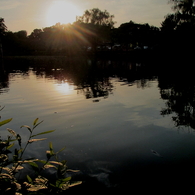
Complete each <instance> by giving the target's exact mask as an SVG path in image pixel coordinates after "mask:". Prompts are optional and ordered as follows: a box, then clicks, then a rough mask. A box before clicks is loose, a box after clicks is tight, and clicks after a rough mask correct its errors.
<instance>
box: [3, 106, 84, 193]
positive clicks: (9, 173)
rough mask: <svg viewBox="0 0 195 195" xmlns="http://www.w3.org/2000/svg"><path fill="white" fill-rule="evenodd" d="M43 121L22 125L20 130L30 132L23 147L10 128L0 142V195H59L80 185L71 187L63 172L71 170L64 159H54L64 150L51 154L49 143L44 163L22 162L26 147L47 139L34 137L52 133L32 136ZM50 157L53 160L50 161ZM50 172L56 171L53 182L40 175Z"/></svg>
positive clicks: (39, 161) (51, 147) (42, 161)
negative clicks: (28, 171)
mask: <svg viewBox="0 0 195 195" xmlns="http://www.w3.org/2000/svg"><path fill="white" fill-rule="evenodd" d="M2 109H3V108H1V109H0V110H2ZM11 120H12V118H10V119H6V120H3V121H1V122H0V127H1V126H3V125H6V124H8V123H9V122H10V121H11ZM42 122H43V121H40V122H39V119H38V118H37V119H35V120H34V122H33V127H32V128H31V127H30V126H27V125H22V126H21V128H25V129H27V130H28V131H29V138H28V141H27V142H26V143H25V144H23V143H22V137H21V136H20V135H19V134H17V133H16V132H15V131H14V130H12V129H9V128H7V131H8V132H9V133H10V135H9V136H8V137H7V139H0V194H17V195H19V194H29V195H30V194H58V193H61V192H63V191H64V190H66V189H68V188H69V187H72V186H74V185H78V184H80V183H81V182H75V183H72V184H71V182H70V180H71V177H66V172H67V171H72V170H69V169H68V168H67V165H66V161H65V160H63V161H60V160H59V158H58V156H57V155H58V153H59V152H61V151H63V150H64V149H65V148H62V149H61V150H60V151H58V152H54V149H53V145H52V143H51V142H50V143H49V150H47V151H46V157H47V160H40V159H36V158H30V159H24V157H23V156H24V153H25V151H26V148H27V146H28V145H29V144H32V143H33V142H37V141H42V140H45V139H46V138H39V139H35V137H37V136H40V135H44V134H48V133H51V132H54V131H55V130H50V131H45V132H41V133H38V134H34V129H35V128H36V127H37V126H39V125H40V124H41V123H42ZM16 145H18V146H17V147H16V148H15V149H14V150H13V149H12V148H13V147H14V146H16ZM52 158H54V159H55V160H52ZM27 167H31V170H32V173H33V174H32V173H31V174H30V173H29V174H28V175H27V176H26V179H25V180H22V179H21V178H20V175H21V174H22V171H23V170H25V169H26V168H27ZM49 169H55V170H56V175H57V177H56V179H53V180H51V179H49V178H46V177H44V176H43V173H44V172H45V171H47V170H49ZM31 175H32V176H31Z"/></svg>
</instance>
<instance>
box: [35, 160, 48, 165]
mask: <svg viewBox="0 0 195 195" xmlns="http://www.w3.org/2000/svg"><path fill="white" fill-rule="evenodd" d="M37 162H40V163H43V164H46V163H47V161H46V160H37Z"/></svg>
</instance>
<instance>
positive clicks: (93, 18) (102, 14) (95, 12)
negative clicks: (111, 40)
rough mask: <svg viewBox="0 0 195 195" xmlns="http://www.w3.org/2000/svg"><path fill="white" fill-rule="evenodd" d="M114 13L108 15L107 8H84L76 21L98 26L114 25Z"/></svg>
mask: <svg viewBox="0 0 195 195" xmlns="http://www.w3.org/2000/svg"><path fill="white" fill-rule="evenodd" d="M113 18H114V15H110V13H109V12H108V11H107V10H104V11H101V10H100V9H98V8H93V9H90V10H86V11H85V13H84V14H83V15H82V16H80V17H78V18H77V22H81V23H87V24H89V23H91V24H95V25H100V26H109V27H111V28H113V27H114V24H115V23H116V22H114V21H113Z"/></svg>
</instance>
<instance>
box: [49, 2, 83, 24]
mask: <svg viewBox="0 0 195 195" xmlns="http://www.w3.org/2000/svg"><path fill="white" fill-rule="evenodd" d="M80 15H82V12H81V11H80V10H79V9H78V8H77V7H76V6H75V5H74V4H72V3H69V2H66V1H62V0H61V1H54V2H53V3H51V4H50V6H49V7H48V9H47V11H46V24H47V26H52V25H55V24H56V23H58V22H60V23H61V24H68V23H73V22H75V21H76V16H80Z"/></svg>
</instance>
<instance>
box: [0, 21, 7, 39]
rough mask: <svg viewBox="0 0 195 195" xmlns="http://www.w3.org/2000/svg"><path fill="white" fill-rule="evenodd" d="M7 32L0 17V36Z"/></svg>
mask: <svg viewBox="0 0 195 195" xmlns="http://www.w3.org/2000/svg"><path fill="white" fill-rule="evenodd" d="M6 31H7V27H6V25H5V21H4V19H3V18H1V17H0V36H1V35H4V33H5V32H6Z"/></svg>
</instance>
